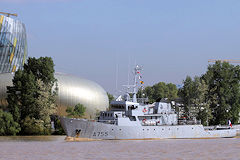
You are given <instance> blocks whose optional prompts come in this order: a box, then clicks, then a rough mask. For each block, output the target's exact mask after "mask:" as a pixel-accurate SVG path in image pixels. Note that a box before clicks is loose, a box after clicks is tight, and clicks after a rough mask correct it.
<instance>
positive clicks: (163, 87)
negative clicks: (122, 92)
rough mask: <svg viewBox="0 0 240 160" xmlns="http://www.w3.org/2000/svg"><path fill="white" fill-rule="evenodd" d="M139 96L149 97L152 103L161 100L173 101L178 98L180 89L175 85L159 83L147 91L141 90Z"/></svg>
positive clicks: (146, 89)
mask: <svg viewBox="0 0 240 160" xmlns="http://www.w3.org/2000/svg"><path fill="white" fill-rule="evenodd" d="M137 96H138V97H142V98H147V97H148V99H149V102H150V103H153V102H155V101H156V100H158V99H161V98H167V99H169V100H170V101H171V100H174V99H176V98H177V97H178V89H177V87H176V85H175V84H172V83H169V84H166V83H164V82H159V83H157V84H154V85H153V86H147V87H146V88H145V89H143V90H139V91H138V93H137Z"/></svg>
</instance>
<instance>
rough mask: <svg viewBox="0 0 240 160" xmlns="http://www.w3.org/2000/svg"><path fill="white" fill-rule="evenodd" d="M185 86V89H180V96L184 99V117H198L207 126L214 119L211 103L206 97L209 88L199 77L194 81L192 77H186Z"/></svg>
mask: <svg viewBox="0 0 240 160" xmlns="http://www.w3.org/2000/svg"><path fill="white" fill-rule="evenodd" d="M183 84H184V85H183V88H181V89H179V96H180V97H181V98H182V102H183V106H184V116H185V117H187V118H189V119H192V118H193V117H197V119H200V120H201V121H202V123H203V124H204V125H207V124H208V123H209V120H210V119H212V114H211V110H210V108H209V105H210V102H209V100H207V97H206V94H207V91H208V86H207V85H206V83H205V82H204V81H203V80H201V79H200V78H199V77H195V78H194V79H192V78H191V77H190V76H187V77H186V79H185V80H184V81H183Z"/></svg>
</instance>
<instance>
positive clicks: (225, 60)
mask: <svg viewBox="0 0 240 160" xmlns="http://www.w3.org/2000/svg"><path fill="white" fill-rule="evenodd" d="M217 61H220V62H229V63H240V60H233V59H223V60H220V59H209V60H208V63H211V62H213V63H214V62H217Z"/></svg>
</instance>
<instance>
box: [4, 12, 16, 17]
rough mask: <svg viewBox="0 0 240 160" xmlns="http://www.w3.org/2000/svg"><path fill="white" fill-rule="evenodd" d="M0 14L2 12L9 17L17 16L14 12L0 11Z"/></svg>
mask: <svg viewBox="0 0 240 160" xmlns="http://www.w3.org/2000/svg"><path fill="white" fill-rule="evenodd" d="M0 14H4V15H6V16H7V17H10V16H15V17H17V16H18V15H17V14H16V13H6V12H0Z"/></svg>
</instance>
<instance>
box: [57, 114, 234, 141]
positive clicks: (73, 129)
mask: <svg viewBox="0 0 240 160" xmlns="http://www.w3.org/2000/svg"><path fill="white" fill-rule="evenodd" d="M60 120H61V124H62V126H63V129H64V131H65V133H66V134H67V136H68V137H79V138H88V139H170V138H220V137H235V136H236V129H223V130H205V129H204V128H203V126H202V125H168V126H167V125H164V126H118V125H113V124H106V123H100V122H96V121H89V120H85V119H74V118H65V117H61V119H60Z"/></svg>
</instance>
